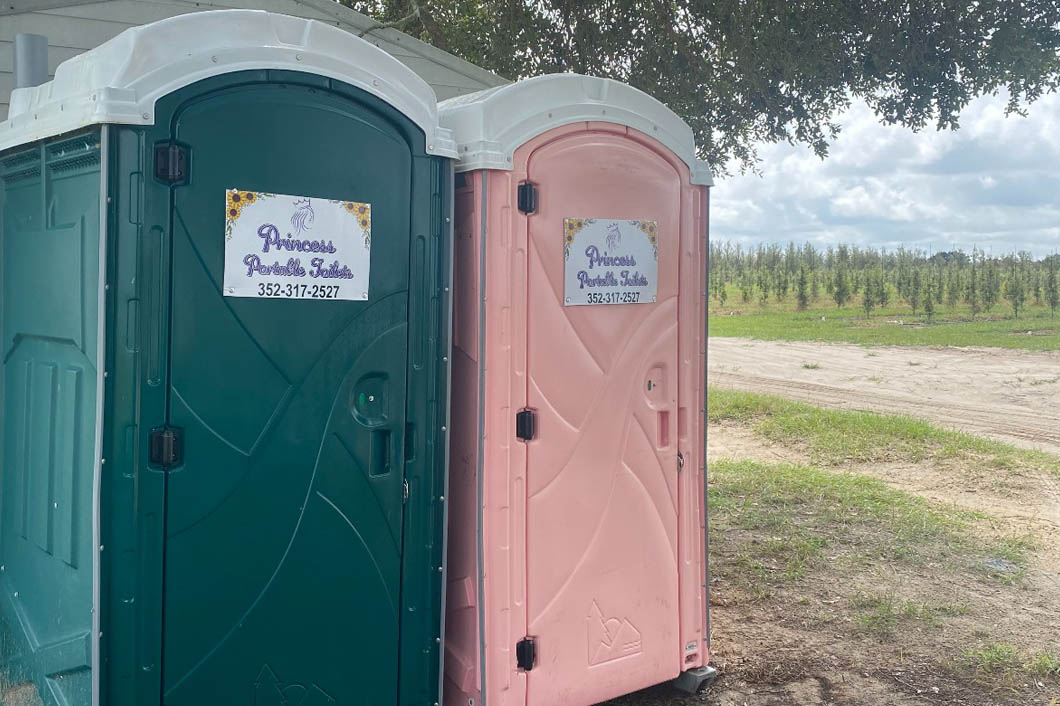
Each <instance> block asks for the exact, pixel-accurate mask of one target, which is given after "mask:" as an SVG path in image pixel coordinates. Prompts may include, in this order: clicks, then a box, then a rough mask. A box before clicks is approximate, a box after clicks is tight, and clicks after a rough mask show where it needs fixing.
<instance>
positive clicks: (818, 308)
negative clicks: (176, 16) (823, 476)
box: [710, 291, 1060, 351]
mask: <svg viewBox="0 0 1060 706" xmlns="http://www.w3.org/2000/svg"><path fill="white" fill-rule="evenodd" d="M726 302H727V303H726V304H725V305H721V304H719V303H718V301H717V300H716V299H711V303H710V335H711V336H720V337H726V338H728V337H745V338H754V339H759V340H766V341H773V340H787V341H841V342H846V343H858V344H862V345H870V346H878V345H894V346H981V347H995V348H1022V349H1025V350H1033V351H1055V350H1060V315H1058V316H1056V317H1054V316H1052V315H1051V313H1050V311H1049V308H1048V307H1046V306H1034V305H1030V306H1028V307H1027V309H1026V310H1025V311H1023V312H1021V313H1020V316H1019V318H1015V317H1013V316H1012V312H1011V310H1008V309H1006V308H1005V307H1004V306H1003V305H1001V304H999V305H998V306H996V307H995V308H994V309H993V310H992V311H990V312H985V313H980V314H978V315H976V316H974V317H973V316H972V313H971V310H970V309H969V307H968V306H966V305H960V306H958V307H955V308H953V309H949V308H947V307H944V306H943V307H939V309H938V311H937V312H936V313H935V314H934V315H933V316H932V317H930V320H929V318H928V317H927V316H925V315H924V314H923V313H918V314H916V315H914V314H913V313H912V310H911V309H910V308H909V307H908V306H904V305H903V306H893V307H889V308H886V309H882V310H881V309H877V310H875V311H873V313H872V316H866V314H865V312H864V310H862V309H861V308H860V306H859V304H858V301H857V300H856V299H855V300H852V301H851V302H850V303H848V304H847V305H846V306H844V307H842V308H839V307H837V306H836V305H835V303H834V302H831V301H829V300H828V299H827V298H826V297H821V298H820V299H819V300H818V301H817V302H815V303H811V304H810V305H809V306H808V307H807V308H806V310H804V311H798V310H797V308H796V305H795V302H793V301H790V300H789V301H785V302H777V301H775V300H770V301H769V302H768V303H767V304H766V305H765V306H760V305H759V304H758V303H757V302H750V303H747V304H744V303H742V302H740V296H739V292H737V291H731V292H730V294H729V296H728V297H727V299H726Z"/></svg>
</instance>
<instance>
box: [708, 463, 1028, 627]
mask: <svg viewBox="0 0 1060 706" xmlns="http://www.w3.org/2000/svg"><path fill="white" fill-rule="evenodd" d="M710 474H711V481H710V502H711V514H712V521H711V533H712V536H718V537H720V536H721V535H722V534H724V535H726V537H727V542H728V543H729V544H730V545H731V549H732V554H733V561H732V565H731V566H721V565H718V566H715V567H714V572H715V574H716V575H717V574H721V575H724V576H725V578H726V580H727V581H730V582H732V583H734V584H736V585H740V586H742V587H743V588H744V589H745V590H747V591H748V593H749V594H750V595H751V596H752V597H754V598H759V599H760V598H765V597H767V596H769V595H771V591H772V588H773V587H775V586H776V585H779V584H784V583H790V582H795V581H799V580H801V579H803V578H804V577H805V576H806V574H807V572H808V571H809V570H810V569H812V568H814V567H815V566H819V565H820V564H821V563H822V562H823V561H824V560H825V557H826V556H827V557H828V561H829V565H830V566H831V567H833V568H835V567H846V568H849V569H851V570H853V571H862V570H864V569H865V568H866V567H868V566H873V565H879V564H881V563H884V564H892V563H896V564H901V565H905V566H909V567H911V566H916V567H919V568H918V571H919V570H921V569H925V568H926V569H930V570H936V569H937V568H938V567H940V566H947V567H953V568H955V569H957V570H959V571H962V572H966V573H969V574H971V575H976V576H979V577H980V578H982V579H984V580H999V581H1001V582H1002V583H1010V582H1012V577H1013V576H1020V575H1021V573H1020V572H1021V571H1022V570H1023V567H1024V566H1025V565H1026V562H1027V558H1028V554H1029V549H1030V545H1029V543H1027V542H1026V541H1025V540H1024V541H1022V543H1020V542H1018V541H1015V540H1009V539H1003V540H991V539H986V538H984V537H981V536H979V535H978V534H977V533H976V531H975V526H974V522H975V521H976V520H978V519H981V517H982V516H981V515H979V514H977V513H973V512H969V511H965V510H959V509H956V508H950V507H946V508H941V507H936V506H933V505H932V504H931V503H929V502H928V501H926V500H924V499H922V498H919V497H917V496H915V495H911V494H909V493H906V492H903V491H899V490H894V489H892V488H890V487H888V486H887V485H886V484H885V483H884V482H882V481H880V480H878V479H875V478H871V477H868V476H863V475H856V474H851V473H836V472H833V471H823V470H820V469H817V468H813V467H810V466H803V465H796V464H763V463H755V462H751V461H731V460H727V461H720V462H717V463H713V464H711V466H710ZM998 559H1004V562H1005V568H1004V569H1003V570H999V569H997V568H996V566H994V565H992V564H991V563H990V562H997V560H998ZM712 561H715V562H719V561H721V559H720V558H719V557H718V556H715V555H713V554H712ZM896 608H900V610H899V611H898V612H899V613H902V612H908V607H907V606H906V607H902V606H895V605H892V606H890V607H889V608H888V610H890V611H891V612H894V611H895V610H896ZM934 612H935V614H936V615H942V614H943V610H942V608H941V607H939V608H937V610H935V611H934ZM866 620H868V621H870V622H871V618H866Z"/></svg>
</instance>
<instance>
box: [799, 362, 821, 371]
mask: <svg viewBox="0 0 1060 706" xmlns="http://www.w3.org/2000/svg"><path fill="white" fill-rule="evenodd" d="M802 367H804V368H806V369H807V370H820V368H821V364H820V363H810V362H804V363H803V364H802Z"/></svg>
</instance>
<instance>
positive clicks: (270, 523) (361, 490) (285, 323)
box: [104, 71, 449, 706]
mask: <svg viewBox="0 0 1060 706" xmlns="http://www.w3.org/2000/svg"><path fill="white" fill-rule="evenodd" d="M158 109H159V111H160V112H159V115H160V120H159V122H160V125H159V126H158V127H156V128H154V129H153V130H151V131H147V132H142V131H141V130H140V129H132V128H126V129H122V130H120V131H119V132H118V135H117V140H116V142H117V145H116V153H117V154H116V158H115V163H116V164H117V165H118V167H117V169H116V170H115V181H116V182H117V183H118V184H119V185H120V186H121V188H120V189H119V191H118V194H117V198H116V203H115V207H114V212H113V214H112V216H113V223H114V224H115V228H116V232H115V238H116V240H117V241H118V242H117V247H116V248H115V251H116V252H117V259H116V261H115V263H114V269H115V280H116V282H117V293H116V301H115V306H114V310H115V314H114V315H115V319H116V326H115V343H116V345H115V348H114V356H115V361H114V374H113V376H112V378H113V379H114V384H115V386H116V388H117V390H118V391H116V392H115V394H114V396H113V398H111V399H110V404H111V405H112V409H113V416H112V419H111V424H110V425H109V427H108V429H107V444H108V448H109V451H108V453H113V455H114V458H115V467H116V468H114V469H113V470H112V473H113V474H112V475H109V476H107V481H108V483H107V486H106V488H105V490H106V493H105V497H106V500H107V505H106V508H109V511H108V512H105V517H106V521H107V524H106V531H107V532H108V533H109V534H110V540H109V543H112V544H113V545H114V552H113V553H112V554H110V556H111V557H112V559H111V561H110V562H109V563H107V564H106V566H105V570H106V577H107V584H108V586H109V587H110V591H109V593H108V595H107V596H106V601H107V605H108V611H107V612H106V614H105V616H104V618H105V622H106V623H107V625H106V627H105V634H106V631H107V630H110V631H111V638H110V640H108V643H107V646H106V647H107V652H108V664H109V665H110V667H109V671H108V674H107V680H106V684H105V688H104V698H105V699H106V703H107V704H108V706H134V705H135V706H140V705H141V704H143V703H148V702H149V701H153V700H155V699H157V698H158V697H157V694H159V693H162V695H163V696H162V703H164V704H166V705H167V706H179V705H182V704H196V705H197V704H204V703H214V702H216V703H221V702H223V703H225V704H226V705H231V706H252V705H253V706H258V705H259V704H273V703H276V704H279V703H296V702H299V703H303V704H314V705H316V704H319V705H320V706H324V705H325V704H331V703H361V702H364V703H387V704H398V705H399V706H406V705H408V706H411V705H413V704H417V705H418V704H422V703H433V702H434V701H435V700H437V698H438V684H439V651H440V646H439V638H440V628H441V614H440V611H441V605H440V603H441V580H442V573H441V571H440V567H441V566H442V536H443V535H442V502H443V500H442V495H443V494H444V469H445V459H444V452H445V449H446V444H445V431H446V430H445V427H446V426H447V422H446V417H445V414H444V410H445V409H446V407H447V398H446V390H447V384H448V376H447V374H446V369H445V365H446V361H447V359H448V355H449V352H448V335H447V329H448V305H447V302H446V295H445V291H446V288H447V287H448V286H449V282H448V262H449V244H448V243H449V237H448V233H447V232H446V226H445V223H446V216H447V215H448V205H447V201H446V199H447V192H448V188H449V184H448V178H447V176H448V164H447V162H446V161H445V160H441V159H438V158H434V157H430V156H428V155H426V153H425V151H424V136H423V134H422V132H420V131H419V129H418V128H417V127H416V126H415V125H413V124H412V123H411V122H410V121H409V120H407V119H406V118H404V117H403V116H402V115H401V114H399V113H398V112H397V111H395V110H393V108H392V107H390V106H388V105H386V104H385V103H383V102H382V101H379V100H377V99H375V98H373V97H371V96H368V95H366V94H364V93H363V92H361V91H358V90H356V89H354V88H351V87H348V86H344V85H343V84H340V83H337V82H334V81H331V80H329V79H325V78H321V77H317V76H310V75H306V74H298V73H285V72H273V71H255V72H243V73H238V74H230V75H226V76H223V77H215V78H212V79H209V80H207V81H203V82H200V83H197V84H193V85H191V86H188V87H187V88H185V89H183V90H181V91H179V92H177V93H175V94H173V95H172V96H169V97H167V98H165V99H163V100H161V101H160V102H159V104H158ZM162 125H165V126H166V128H165V129H163V128H162ZM170 128H171V129H170ZM170 139H176V140H179V141H180V142H181V143H182V144H185V145H187V147H188V149H189V155H190V159H189V162H190V164H191V178H190V180H189V183H188V184H186V185H182V186H178V187H175V188H172V189H170V188H169V187H167V186H165V185H163V184H161V183H159V182H157V181H155V180H154V179H153V178H151V177H150V176H145V175H144V174H143V173H141V172H140V169H143V168H150V166H151V164H152V155H153V152H154V149H153V147H154V145H155V144H156V143H157V142H160V141H168V140H170ZM149 173H150V172H149ZM126 185H127V186H126ZM231 186H239V187H240V188H246V189H254V190H261V191H270V192H278V193H291V194H304V195H307V196H317V197H324V198H343V199H358V200H362V201H366V202H369V203H371V204H372V216H373V219H372V220H373V224H372V239H373V242H372V267H371V284H370V298H369V301H368V302H346V301H337V302H336V301H307V300H300V301H298V300H295V301H292V300H283V299H279V300H277V299H246V298H243V299H234V298H226V297H222V296H221V294H220V291H219V285H220V282H221V272H222V268H223V261H222V257H221V255H222V252H223V244H224V235H223V232H224V209H223V206H222V204H223V203H224V199H223V196H224V190H225V189H226V188H230V187H231ZM369 389H370V390H372V391H373V396H374V397H376V398H377V399H376V400H375V402H374V404H376V405H377V407H375V408H374V409H373V414H372V416H371V418H370V419H369V418H366V417H365V416H364V415H363V414H362V413H361V412H363V410H361V409H360V408H358V407H357V405H358V402H357V400H358V396H359V393H360V392H361V391H364V390H369ZM130 390H131V391H135V392H136V394H135V395H130V394H128V391H130ZM379 397H385V399H382V400H380V399H378V398H379ZM383 408H385V410H384V409H383ZM163 423H168V424H170V425H172V426H177V427H181V428H182V429H183V430H184V459H183V463H182V464H181V465H179V466H176V467H174V468H173V469H171V470H170V471H169V472H168V473H163V472H161V470H160V469H157V468H153V467H151V466H149V465H148V464H147V462H146V461H147V459H146V454H145V453H144V449H145V442H146V434H147V432H148V430H149V429H150V428H152V427H154V426H159V425H161V424H163ZM381 449H385V454H384V453H383V452H382V451H381ZM381 454H382V455H385V456H386V457H387V458H388V462H387V463H385V464H376V465H375V466H373V465H372V463H373V459H377V458H378V457H379V456H380V455H381ZM108 467H110V466H109V464H108ZM405 480H407V481H408V485H409V495H408V500H407V502H404V503H403V499H402V498H403V493H404V488H403V485H404V483H403V481H405ZM163 557H164V562H163ZM129 597H133V598H134V599H135V600H128V599H129ZM152 694H153V695H152Z"/></svg>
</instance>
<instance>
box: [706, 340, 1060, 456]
mask: <svg viewBox="0 0 1060 706" xmlns="http://www.w3.org/2000/svg"><path fill="white" fill-rule="evenodd" d="M707 354H708V381H709V383H710V384H711V385H717V386H719V387H724V388H731V389H737V390H747V391H751V392H762V393H768V394H774V395H781V396H783V397H788V398H791V399H796V400H801V401H804V402H809V403H812V404H816V405H820V406H823V407H836V408H842V409H861V410H870V411H877V412H887V413H892V414H908V415H910V416H914V417H920V418H923V419H927V420H930V421H933V422H936V423H938V424H941V425H943V426H946V427H950V428H954V429H960V430H962V431H967V432H970V433H973V434H979V435H982V436H988V437H991V438H994V439H998V440H1001V441H1006V442H1009V443H1012V444H1016V445H1018V446H1023V447H1028V448H1037V449H1041V450H1043V451H1050V452H1054V453H1060V353H1057V352H1044V353H1043V352H1031V351H1018V350H1007V349H998V348H901V347H872V348H867V347H864V346H859V345H853V344H844V343H812V342H802V341H754V340H749V339H742V338H710V339H709V341H708V349H707Z"/></svg>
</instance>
